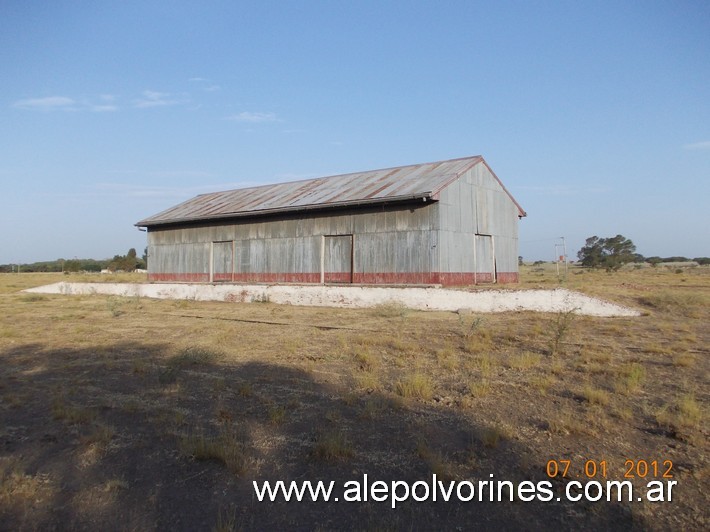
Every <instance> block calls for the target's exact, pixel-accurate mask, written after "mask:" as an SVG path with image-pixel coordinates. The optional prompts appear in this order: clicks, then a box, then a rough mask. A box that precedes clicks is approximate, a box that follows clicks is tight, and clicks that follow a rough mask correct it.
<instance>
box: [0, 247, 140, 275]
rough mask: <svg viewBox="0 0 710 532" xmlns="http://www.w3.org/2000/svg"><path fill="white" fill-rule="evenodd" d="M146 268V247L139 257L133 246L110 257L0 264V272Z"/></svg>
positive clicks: (133, 269)
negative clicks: (122, 253) (122, 252)
mask: <svg viewBox="0 0 710 532" xmlns="http://www.w3.org/2000/svg"><path fill="white" fill-rule="evenodd" d="M147 268H148V248H145V250H144V252H143V256H141V257H139V256H138V253H137V252H136V250H135V248H131V249H129V250H128V253H126V254H125V255H114V256H113V258H112V259H102V260H96V259H78V258H74V259H56V260H50V261H41V262H32V263H29V264H0V273H11V272H17V271H20V272H47V273H49V272H100V271H102V270H109V271H112V272H116V271H124V272H132V271H135V270H138V269H143V270H144V269H147Z"/></svg>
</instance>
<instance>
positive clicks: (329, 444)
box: [313, 430, 353, 462]
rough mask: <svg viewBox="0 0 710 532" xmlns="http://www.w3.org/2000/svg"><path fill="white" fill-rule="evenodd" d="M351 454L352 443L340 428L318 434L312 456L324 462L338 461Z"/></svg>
mask: <svg viewBox="0 0 710 532" xmlns="http://www.w3.org/2000/svg"><path fill="white" fill-rule="evenodd" d="M352 454H353V448H352V444H351V443H350V441H349V440H348V437H347V436H346V434H345V433H344V432H343V431H341V430H336V431H328V432H324V433H322V434H320V435H319V436H318V438H317V441H316V445H315V447H314V448H313V456H314V457H315V458H317V459H319V460H323V461H324V462H339V461H342V460H346V459H348V458H350V457H351V456H352Z"/></svg>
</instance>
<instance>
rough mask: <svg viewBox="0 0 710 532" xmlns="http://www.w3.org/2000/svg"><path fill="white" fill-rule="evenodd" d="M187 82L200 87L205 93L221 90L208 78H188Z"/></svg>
mask: <svg viewBox="0 0 710 532" xmlns="http://www.w3.org/2000/svg"><path fill="white" fill-rule="evenodd" d="M187 81H189V82H190V83H198V84H200V85H202V90H203V91H205V92H216V91H218V90H222V87H221V86H219V85H217V84H216V83H213V82H212V80H211V79H208V78H190V79H188V80H187Z"/></svg>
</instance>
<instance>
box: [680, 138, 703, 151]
mask: <svg viewBox="0 0 710 532" xmlns="http://www.w3.org/2000/svg"><path fill="white" fill-rule="evenodd" d="M683 148H685V149H686V150H710V140H705V141H703V142H693V143H692V144H686V145H685V146H683Z"/></svg>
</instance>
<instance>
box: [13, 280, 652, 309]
mask: <svg viewBox="0 0 710 532" xmlns="http://www.w3.org/2000/svg"><path fill="white" fill-rule="evenodd" d="M25 292H32V293H40V294H65V295H88V294H106V295H115V296H124V297H136V296H138V297H148V298H155V299H187V300H193V301H227V302H244V303H250V302H255V301H269V302H271V303H277V304H283V305H298V306H317V307H341V308H367V307H375V306H377V305H382V304H399V305H403V306H405V307H407V308H411V309H415V310H444V311H458V310H467V311H470V312H514V311H535V312H567V311H573V312H575V313H577V314H582V315H586V316H600V317H631V316H640V312H638V311H637V310H634V309H630V308H628V307H624V306H621V305H617V304H615V303H610V302H608V301H603V300H601V299H597V298H593V297H590V296H587V295H584V294H581V293H579V292H573V291H571V290H566V289H564V288H557V289H554V290H477V291H474V292H465V291H461V290H447V289H444V288H433V287H428V288H424V287H411V288H409V287H408V288H404V287H402V288H391V287H389V288H387V287H372V286H323V285H316V286H304V285H234V284H215V285H212V284H129V283H67V282H60V283H54V284H51V285H46V286H40V287H36V288H30V289H28V290H25Z"/></svg>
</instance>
